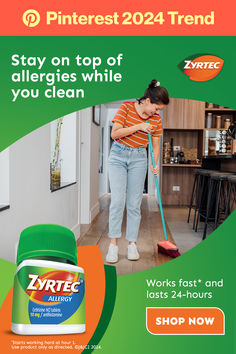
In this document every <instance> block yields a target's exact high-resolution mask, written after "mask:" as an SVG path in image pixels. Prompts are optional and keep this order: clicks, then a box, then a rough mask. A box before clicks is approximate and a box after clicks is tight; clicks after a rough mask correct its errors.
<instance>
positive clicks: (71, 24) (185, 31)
mask: <svg viewBox="0 0 236 354" xmlns="http://www.w3.org/2000/svg"><path fill="white" fill-rule="evenodd" d="M235 9H236V4H235V1H234V0H229V1H227V2H224V4H222V3H220V2H216V1H215V0H208V1H205V0H198V1H197V2H189V0H183V1H181V2H176V1H173V0H169V1H168V0H167V1H165V2H164V3H163V2H157V1H154V0H150V1H148V2H132V3H127V1H125V0H120V1H119V2H115V3H114V2H112V1H110V0H109V1H108V0H101V1H97V2H94V1H91V0H88V1H86V2H78V1H76V0H69V1H66V2H62V1H57V0H51V1H45V0H42V1H37V2H36V1H30V0H25V1H20V2H18V3H17V5H16V4H14V3H12V2H9V1H3V2H2V3H1V11H0V13H1V15H0V16H1V32H0V34H1V35H19V36H23V35H26V36H40V35H43V36H46V35H53V36H55V35H56V36H59V35H72V36H102V35H106V36H107V35H109V36H114V35H121V36H124V35H131V36H138V35H144V36H146V35H148V36H161V35H162V36H163V35H164V36H167V35H168V36H199V35H204V36H207V35H209V36H219V35H221V36H222V35H223V36H229V35H236V26H235V25H233V24H234V23H235V18H234V14H235Z"/></svg>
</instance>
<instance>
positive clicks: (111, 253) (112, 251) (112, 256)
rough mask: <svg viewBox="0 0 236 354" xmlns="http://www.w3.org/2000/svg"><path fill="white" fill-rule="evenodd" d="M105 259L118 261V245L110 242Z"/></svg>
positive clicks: (111, 261)
mask: <svg viewBox="0 0 236 354" xmlns="http://www.w3.org/2000/svg"><path fill="white" fill-rule="evenodd" d="M106 261H107V262H108V263H116V262H117V261H118V246H116V245H114V244H113V243H110V245H109V248H108V252H107V255H106Z"/></svg>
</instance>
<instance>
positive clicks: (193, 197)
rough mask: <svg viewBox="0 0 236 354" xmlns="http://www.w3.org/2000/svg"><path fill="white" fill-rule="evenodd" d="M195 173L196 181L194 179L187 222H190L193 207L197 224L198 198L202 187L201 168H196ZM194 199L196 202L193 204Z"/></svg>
mask: <svg viewBox="0 0 236 354" xmlns="http://www.w3.org/2000/svg"><path fill="white" fill-rule="evenodd" d="M193 173H194V181H193V188H192V194H191V199H190V204H189V211H188V220H187V222H188V223H189V220H190V216H191V211H192V209H193V210H194V224H195V218H196V210H197V200H198V195H199V188H200V170H199V169H194V171H193ZM194 201H195V204H193V203H194Z"/></svg>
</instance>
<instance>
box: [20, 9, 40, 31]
mask: <svg viewBox="0 0 236 354" xmlns="http://www.w3.org/2000/svg"><path fill="white" fill-rule="evenodd" d="M22 21H23V23H24V24H25V25H26V26H27V27H35V26H37V25H38V24H39V22H40V14H39V13H38V11H36V10H33V9H30V10H27V11H25V12H24V13H23V16H22Z"/></svg>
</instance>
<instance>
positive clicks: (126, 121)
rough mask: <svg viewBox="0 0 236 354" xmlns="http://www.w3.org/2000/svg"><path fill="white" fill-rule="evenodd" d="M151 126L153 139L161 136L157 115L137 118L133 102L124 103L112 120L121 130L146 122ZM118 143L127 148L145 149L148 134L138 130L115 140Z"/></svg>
mask: <svg viewBox="0 0 236 354" xmlns="http://www.w3.org/2000/svg"><path fill="white" fill-rule="evenodd" d="M147 120H148V121H149V123H150V124H151V125H152V126H153V130H152V132H151V135H152V136H153V137H159V136H162V127H161V117H160V115H159V114H154V115H153V116H152V117H149V118H147V119H144V118H142V117H140V116H139V114H138V113H137V111H136V108H135V105H134V102H124V103H123V104H122V105H121V106H120V109H119V111H118V112H117V113H116V115H115V117H114V118H113V120H112V122H113V123H119V124H121V125H122V126H123V128H128V127H132V126H133V125H136V124H140V123H143V122H146V121H147ZM116 141H117V142H118V143H122V144H124V145H126V146H129V147H147V146H148V134H147V133H145V132H143V131H141V130H138V131H137V132H135V133H133V134H130V135H128V136H124V137H123V138H119V139H116Z"/></svg>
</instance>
